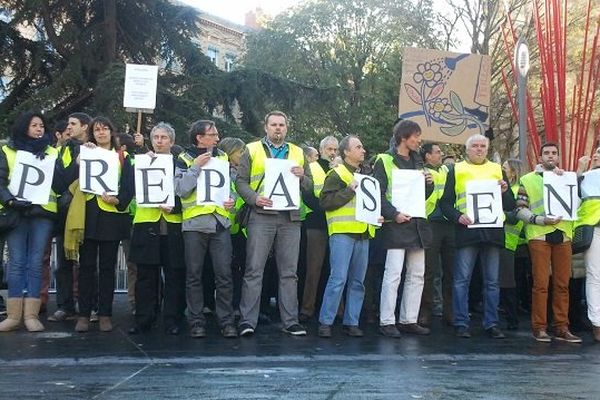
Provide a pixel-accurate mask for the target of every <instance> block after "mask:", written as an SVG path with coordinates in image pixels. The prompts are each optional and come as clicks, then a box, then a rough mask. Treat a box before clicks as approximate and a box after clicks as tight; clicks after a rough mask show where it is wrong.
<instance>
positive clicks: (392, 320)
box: [374, 120, 433, 337]
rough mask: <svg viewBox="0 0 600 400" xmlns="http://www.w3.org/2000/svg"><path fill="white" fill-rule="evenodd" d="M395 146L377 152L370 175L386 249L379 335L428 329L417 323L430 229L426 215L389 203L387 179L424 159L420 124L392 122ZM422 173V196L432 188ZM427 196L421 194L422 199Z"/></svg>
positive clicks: (417, 166)
mask: <svg viewBox="0 0 600 400" xmlns="http://www.w3.org/2000/svg"><path fill="white" fill-rule="evenodd" d="M392 140H393V143H394V145H395V147H393V148H392V149H391V150H390V151H389V152H387V153H384V154H381V155H379V156H378V159H377V161H376V162H375V167H374V176H375V178H377V180H378V181H379V184H380V185H381V200H382V202H381V214H382V215H383V217H384V218H385V220H386V222H385V223H384V224H383V228H382V232H381V234H382V236H383V239H382V240H383V245H384V247H385V248H386V249H387V255H386V260H385V272H384V274H383V283H382V286H381V305H380V318H379V325H380V331H381V333H382V334H383V335H385V336H389V337H400V335H401V334H400V332H399V330H401V331H403V332H406V333H413V334H418V335H427V334H429V329H427V328H425V327H422V326H420V325H419V324H417V318H418V316H419V307H420V304H421V294H422V293H423V283H424V274H425V250H424V249H425V248H426V247H427V246H429V245H430V242H431V229H430V227H429V224H428V222H427V219H425V218H413V217H411V216H410V215H406V214H404V213H403V212H402V210H397V209H396V207H394V206H393V205H392V203H391V197H392V196H391V193H392V188H391V182H392V176H390V175H391V174H392V171H393V170H394V169H414V170H422V169H423V160H422V159H421V157H420V156H419V153H418V152H417V150H418V148H419V145H420V143H421V128H420V127H419V125H418V124H416V123H414V122H412V121H408V120H403V121H400V122H398V123H397V124H396V125H395V126H394V134H393V139H392ZM423 173H424V174H425V178H426V187H425V192H426V193H425V198H427V197H428V196H429V195H430V194H431V192H432V191H433V180H432V177H431V174H429V173H427V172H423ZM423 201H425V199H423ZM405 258H406V277H405V282H404V291H403V294H402V304H401V308H400V313H399V318H398V324H397V325H396V317H395V310H396V300H397V296H398V287H399V285H400V279H401V277H402V269H403V265H404V259H405Z"/></svg>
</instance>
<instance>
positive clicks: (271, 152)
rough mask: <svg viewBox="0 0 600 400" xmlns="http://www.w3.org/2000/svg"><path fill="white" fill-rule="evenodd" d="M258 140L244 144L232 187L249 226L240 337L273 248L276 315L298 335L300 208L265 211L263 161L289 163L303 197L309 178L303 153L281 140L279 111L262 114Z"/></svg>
mask: <svg viewBox="0 0 600 400" xmlns="http://www.w3.org/2000/svg"><path fill="white" fill-rule="evenodd" d="M264 122H265V125H264V126H265V133H266V137H264V138H263V139H261V140H259V141H256V142H252V143H249V144H248V145H247V148H248V151H247V152H245V153H244V155H243V156H242V159H241V161H240V166H239V168H238V175H237V178H236V182H235V183H236V188H237V192H238V193H239V195H240V196H242V197H243V198H244V201H245V202H246V203H247V204H248V205H250V206H251V212H250V218H249V222H248V228H247V229H248V243H247V247H246V250H247V253H246V271H245V273H244V279H243V282H242V298H241V301H240V323H239V325H238V332H239V334H240V335H241V336H248V335H252V334H254V330H255V328H256V325H257V323H258V315H259V311H260V297H261V291H262V280H263V274H264V269H265V263H266V261H267V258H268V256H269V253H270V252H271V248H274V253H275V259H276V261H277V270H278V278H279V291H278V293H279V297H278V304H279V311H280V314H281V322H282V324H283V332H284V333H287V334H290V335H295V336H302V335H306V329H305V328H304V327H303V326H301V325H300V324H299V323H298V293H297V290H298V282H297V275H296V272H297V268H298V255H299V251H300V212H299V210H290V211H276V210H267V209H265V208H264V207H270V206H272V205H273V201H272V200H271V199H270V198H269V197H268V195H269V194H268V193H264V186H265V185H264V179H263V178H264V176H265V161H266V160H267V158H276V159H287V160H292V161H293V162H294V163H295V164H296V165H295V166H294V167H292V168H291V172H292V174H294V175H296V176H297V177H298V178H299V180H300V189H301V190H302V192H303V193H304V194H306V193H307V192H309V191H312V190H313V183H312V176H311V173H310V169H309V168H306V166H307V165H308V163H307V161H306V159H305V158H304V154H303V153H302V149H301V148H300V147H298V146H296V145H294V144H292V143H289V142H287V141H286V140H285V138H286V135H287V128H288V124H287V122H288V120H287V116H286V115H285V114H284V113H282V112H281V111H272V112H270V113H268V114H267V115H266V116H265V120H264Z"/></svg>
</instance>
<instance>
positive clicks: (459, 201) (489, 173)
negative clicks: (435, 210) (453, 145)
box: [454, 160, 504, 221]
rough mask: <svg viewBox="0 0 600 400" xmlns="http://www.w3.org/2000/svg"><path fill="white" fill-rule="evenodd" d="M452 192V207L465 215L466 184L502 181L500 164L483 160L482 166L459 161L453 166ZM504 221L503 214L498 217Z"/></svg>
mask: <svg viewBox="0 0 600 400" xmlns="http://www.w3.org/2000/svg"><path fill="white" fill-rule="evenodd" d="M454 178H455V183H454V191H455V193H456V202H455V204H454V206H455V207H456V209H457V210H458V211H460V212H461V213H462V214H466V213H467V182H469V181H472V180H484V179H492V180H496V181H499V180H501V179H502V167H501V166H500V164H497V163H495V162H491V161H489V160H485V162H484V163H483V164H471V163H469V162H467V161H461V162H458V163H456V164H454ZM500 218H501V219H502V221H504V214H502V216H501V217H500Z"/></svg>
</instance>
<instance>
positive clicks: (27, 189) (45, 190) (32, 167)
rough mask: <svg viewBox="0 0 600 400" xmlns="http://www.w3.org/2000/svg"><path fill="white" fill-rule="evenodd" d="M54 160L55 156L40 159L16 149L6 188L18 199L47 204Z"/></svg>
mask: <svg viewBox="0 0 600 400" xmlns="http://www.w3.org/2000/svg"><path fill="white" fill-rule="evenodd" d="M55 162H56V157H55V156H46V157H44V159H43V160H40V159H39V158H37V157H36V156H35V155H34V154H32V153H30V152H28V151H22V150H18V151H17V155H16V157H15V167H14V169H13V171H12V172H11V174H10V182H9V184H8V190H9V191H10V192H11V193H12V195H13V196H15V197H16V198H18V199H22V200H28V201H30V202H31V203H33V204H39V205H45V204H48V201H49V200H50V191H51V190H52V179H53V177H54V164H55Z"/></svg>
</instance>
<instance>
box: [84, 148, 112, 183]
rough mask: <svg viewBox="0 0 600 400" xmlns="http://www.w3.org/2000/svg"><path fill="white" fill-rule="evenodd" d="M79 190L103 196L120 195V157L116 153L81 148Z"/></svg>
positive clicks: (100, 149)
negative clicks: (105, 194)
mask: <svg viewBox="0 0 600 400" xmlns="http://www.w3.org/2000/svg"><path fill="white" fill-rule="evenodd" d="M80 149H81V150H80V153H79V156H80V160H79V189H80V190H81V191H82V192H86V193H94V194H98V195H102V194H103V193H105V192H106V193H107V194H111V195H117V194H118V193H119V155H118V154H117V152H116V151H112V150H106V149H102V148H100V147H96V148H94V149H90V148H88V147H85V146H80Z"/></svg>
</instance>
